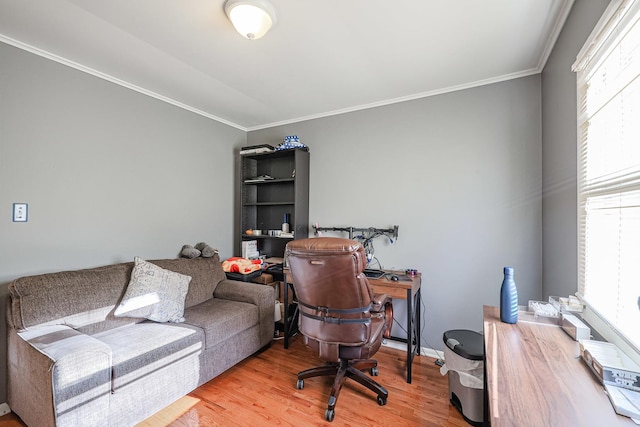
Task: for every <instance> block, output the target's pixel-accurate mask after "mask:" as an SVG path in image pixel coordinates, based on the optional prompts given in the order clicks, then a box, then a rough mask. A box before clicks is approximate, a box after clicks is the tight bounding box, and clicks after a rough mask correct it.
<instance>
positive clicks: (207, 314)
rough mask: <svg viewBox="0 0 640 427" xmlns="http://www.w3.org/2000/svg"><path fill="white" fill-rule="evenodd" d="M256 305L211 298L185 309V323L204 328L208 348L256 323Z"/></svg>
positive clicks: (257, 316)
mask: <svg viewBox="0 0 640 427" xmlns="http://www.w3.org/2000/svg"><path fill="white" fill-rule="evenodd" d="M259 317H260V316H259V311H258V307H257V306H256V305H254V304H249V303H246V302H238V301H232V300H225V299H220V298H213V299H210V300H209V301H205V302H204V303H202V304H198V305H196V306H194V307H190V308H187V309H185V311H184V318H185V323H188V324H190V325H194V326H197V327H199V328H202V329H203V330H204V334H205V348H207V349H209V348H211V347H214V346H216V345H218V344H220V343H221V342H222V341H225V340H226V339H227V338H229V337H232V336H234V335H236V334H238V333H240V332H242V331H244V330H246V329H249V328H251V327H252V326H254V325H257V324H258V321H259Z"/></svg>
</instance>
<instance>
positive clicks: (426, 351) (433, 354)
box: [382, 340, 444, 360]
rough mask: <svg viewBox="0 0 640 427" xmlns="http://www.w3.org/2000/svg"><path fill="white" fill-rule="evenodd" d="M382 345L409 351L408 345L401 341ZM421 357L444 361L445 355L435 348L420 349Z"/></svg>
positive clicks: (385, 342)
mask: <svg viewBox="0 0 640 427" xmlns="http://www.w3.org/2000/svg"><path fill="white" fill-rule="evenodd" d="M382 345H383V346H385V347H389V348H393V349H396V350H401V351H407V344H405V343H403V342H400V341H393V340H383V341H382ZM420 356H427V357H432V358H434V359H443V360H444V354H443V353H442V352H441V351H438V350H434V349H433V348H427V347H420Z"/></svg>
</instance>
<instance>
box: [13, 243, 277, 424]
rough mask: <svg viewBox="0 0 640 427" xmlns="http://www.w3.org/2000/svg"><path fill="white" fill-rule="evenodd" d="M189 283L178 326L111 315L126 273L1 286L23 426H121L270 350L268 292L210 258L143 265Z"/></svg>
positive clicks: (83, 273) (16, 407) (114, 269)
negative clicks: (5, 290) (233, 277)
mask: <svg viewBox="0 0 640 427" xmlns="http://www.w3.org/2000/svg"><path fill="white" fill-rule="evenodd" d="M151 262H153V263H154V264H156V265H158V266H160V267H162V268H166V269H168V270H172V271H176V272H178V273H181V274H185V275H189V276H191V277H192V280H191V282H190V285H189V291H188V293H187V296H186V300H185V307H186V308H185V322H184V323H157V322H151V321H148V320H144V319H134V318H130V317H125V318H115V317H114V316H113V311H114V308H115V307H116V305H117V304H118V303H119V301H120V299H121V298H122V296H123V295H124V293H125V291H126V286H127V284H128V282H129V278H130V275H131V270H132V266H133V263H123V264H115V265H111V266H105V267H98V268H93V269H86V270H78V271H67V272H59V273H50V274H43V275H38V276H31V277H24V278H20V279H17V280H15V281H14V282H12V283H11V284H10V285H9V292H10V301H8V303H7V305H8V309H7V324H8V326H9V328H8V365H9V381H8V385H9V395H8V403H9V405H10V407H11V408H12V410H13V411H14V412H15V413H16V414H18V415H19V416H20V417H21V418H22V420H23V421H24V422H25V423H27V425H29V426H38V427H40V426H73V427H76V426H92V427H93V426H130V425H134V424H136V423H138V422H140V421H142V420H144V419H145V418H147V417H149V416H150V415H152V414H153V413H155V412H157V411H158V410H160V409H162V408H163V407H165V406H166V405H168V404H170V403H171V402H173V401H175V400H176V399H178V398H180V397H182V396H184V395H185V394H186V393H188V392H190V391H192V390H193V389H195V388H196V387H198V386H199V385H201V384H203V383H205V382H207V381H209V380H211V379H212V378H214V377H215V376H216V375H219V374H220V373H222V372H224V371H225V370H226V369H228V368H230V367H231V366H233V365H235V364H236V363H238V362H239V361H241V360H242V359H244V358H246V357H248V356H250V355H251V354H253V353H255V352H256V351H258V350H259V349H260V348H262V347H264V346H265V345H268V344H270V343H271V340H272V338H273V327H274V319H273V314H274V310H273V302H274V300H275V297H274V292H273V288H271V287H270V286H264V285H259V284H253V283H246V282H235V281H230V280H226V279H225V275H224V272H223V271H222V267H221V264H220V260H219V258H218V255H217V254H216V255H215V256H214V257H212V258H198V259H185V258H182V259H176V260H157V261H151Z"/></svg>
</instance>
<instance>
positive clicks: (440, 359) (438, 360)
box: [393, 298, 444, 366]
mask: <svg viewBox="0 0 640 427" xmlns="http://www.w3.org/2000/svg"><path fill="white" fill-rule="evenodd" d="M425 309H426V306H425V304H424V301H423V300H422V298H420V312H421V313H423V314H424V313H425ZM420 321H421V323H422V324H421V325H419V326H418V325H415V327H416V328H418V327H420V328H421V329H420V330H419V331H416V332H419V333H420V340H421V341H424V342H425V343H426V344H427V346H428V347H429V348H430V349H432V350H433V351H434V352H435V353H436V355H437V356H438V357H437V358H436V360H435V362H434V363H435V364H436V365H438V366H442V365H444V352H442V351H439V350H436V349H435V348H434V347H433V346H432V345H431V344H430V343H429V341H428V340H427V339H426V338H424V335H423V334H422V333H423V332H424V329H425V325H426V323H427V322H425V320H424V316H421V319H420ZM393 323H394V324H395V325H397V326H398V327H399V328H400V329H402V331H403V332H404V333H405V335H406V336H409V334H408V333H407V330H406V329H405V327H404V326H403V325H402V324H401V323H400V322H399V321H398V319H397V318H396V317H395V316H394V318H393ZM412 344H413V343H412ZM418 351H419V352H422V349H418ZM441 354H442V356H441Z"/></svg>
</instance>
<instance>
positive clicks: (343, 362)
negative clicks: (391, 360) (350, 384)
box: [296, 358, 389, 421]
mask: <svg viewBox="0 0 640 427" xmlns="http://www.w3.org/2000/svg"><path fill="white" fill-rule="evenodd" d="M367 370H368V371H369V372H370V373H371V375H374V376H375V375H378V362H377V361H376V360H373V359H359V360H349V359H342V358H341V359H340V360H339V362H338V363H328V364H327V365H325V366H319V367H316V368H311V369H306V370H304V371H302V372H300V373H298V383H297V385H296V387H297V388H298V389H300V390H301V389H303V388H304V380H305V379H306V378H312V377H321V376H334V375H335V379H334V381H333V386H332V387H331V394H330V395H329V403H328V405H327V410H326V411H325V419H326V420H327V421H333V417H334V416H335V406H336V402H337V401H338V396H339V395H340V390H342V385H343V384H344V383H345V381H346V380H347V378H351V379H353V380H355V381H356V382H358V383H360V384H362V385H363V386H365V387H366V388H368V389H369V390H371V391H373V392H374V393H376V395H377V397H378V399H377V401H378V404H379V405H380V406H383V405H386V404H387V398H388V397H389V392H387V389H385V388H384V387H382V386H381V385H380V384H378V383H377V382H375V381H374V380H373V379H371V378H369V377H368V376H367V375H365V374H364V373H363V371H367Z"/></svg>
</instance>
